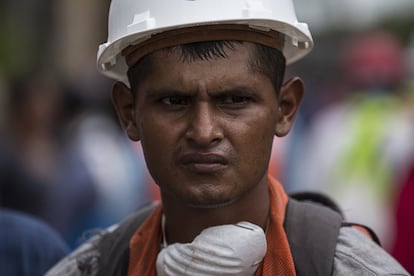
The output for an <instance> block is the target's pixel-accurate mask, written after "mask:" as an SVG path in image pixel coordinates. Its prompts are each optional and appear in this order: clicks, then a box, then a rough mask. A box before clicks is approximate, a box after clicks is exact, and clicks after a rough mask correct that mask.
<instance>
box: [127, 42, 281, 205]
mask: <svg viewBox="0 0 414 276" xmlns="http://www.w3.org/2000/svg"><path fill="white" fill-rule="evenodd" d="M252 49H253V45H252V44H248V43H245V44H242V45H235V48H234V50H227V53H228V57H226V58H218V59H212V60H208V61H204V60H195V61H182V60H181V56H180V54H181V53H180V51H179V50H173V51H172V52H165V51H158V52H155V53H154V54H152V57H151V58H152V65H153V66H151V67H152V68H151V71H150V72H149V73H148V74H147V76H148V77H146V78H145V79H144V80H143V81H141V82H140V83H139V85H138V87H137V98H136V101H135V103H134V107H133V108H132V112H131V113H132V114H133V115H132V116H131V118H132V124H133V125H134V126H136V132H137V133H138V136H139V137H137V138H136V139H139V140H141V143H142V147H143V150H144V155H145V159H146V163H147V166H148V169H149V171H150V173H151V175H152V176H153V178H154V180H155V181H156V183H157V184H158V185H159V186H160V189H161V193H162V197H163V200H168V199H174V200H176V201H177V200H178V201H180V202H182V203H183V204H186V205H188V206H194V207H203V208H205V207H215V206H222V205H226V204H230V203H232V202H234V201H237V200H238V199H240V198H242V197H243V196H245V195H246V194H247V193H248V192H249V191H250V190H251V189H252V188H254V187H256V186H257V185H259V184H264V183H265V181H266V176H267V167H268V162H269V157H270V152H271V147H272V141H273V136H274V134H275V128H276V124H277V121H278V119H279V118H280V114H279V113H280V112H279V110H280V108H279V107H278V100H277V96H276V95H277V93H276V91H275V89H274V87H273V85H272V82H271V80H270V79H269V78H268V77H266V76H265V75H263V74H261V73H259V72H256V71H253V70H252V69H250V68H249V66H248V60H249V58H250V55H251V54H250V52H251V51H252ZM126 130H127V132H128V128H126ZM130 136H131V135H130Z"/></svg>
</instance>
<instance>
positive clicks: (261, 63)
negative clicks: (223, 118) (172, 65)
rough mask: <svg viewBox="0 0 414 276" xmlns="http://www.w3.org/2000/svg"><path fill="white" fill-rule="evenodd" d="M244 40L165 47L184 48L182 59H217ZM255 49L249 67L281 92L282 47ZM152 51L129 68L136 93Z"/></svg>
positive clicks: (283, 63) (148, 64) (256, 46)
mask: <svg viewBox="0 0 414 276" xmlns="http://www.w3.org/2000/svg"><path fill="white" fill-rule="evenodd" d="M243 43H244V42H243V41H232V40H231V41H230V40H220V41H207V42H195V43H189V44H183V45H179V46H173V47H169V48H165V49H163V51H166V52H167V53H169V52H172V51H173V50H175V49H179V50H180V51H181V60H182V61H183V62H193V61H195V60H212V59H217V58H226V57H227V56H228V55H227V52H226V51H227V50H230V51H232V50H234V48H235V45H236V44H243ZM254 45H255V50H254V52H253V53H252V56H251V57H250V60H249V67H250V68H251V69H252V70H254V71H258V72H260V73H262V74H264V75H266V76H267V77H268V78H269V79H270V80H272V82H273V86H274V88H275V91H276V92H277V93H279V90H280V88H281V86H282V82H283V78H284V74H285V68H286V59H285V57H284V56H283V54H282V52H281V51H280V50H279V49H275V48H271V47H268V46H264V45H261V44H257V43H254ZM151 56H152V54H149V55H147V56H145V57H144V58H142V59H141V60H140V61H139V62H137V63H136V64H134V65H133V66H131V67H130V68H129V70H128V73H127V74H128V79H129V82H130V85H131V90H132V91H133V94H134V95H135V92H136V91H137V86H138V84H139V83H140V82H141V81H142V80H144V79H145V78H146V77H147V75H148V74H149V73H150V72H151V70H152V69H151V67H152V65H153V64H152V58H151Z"/></svg>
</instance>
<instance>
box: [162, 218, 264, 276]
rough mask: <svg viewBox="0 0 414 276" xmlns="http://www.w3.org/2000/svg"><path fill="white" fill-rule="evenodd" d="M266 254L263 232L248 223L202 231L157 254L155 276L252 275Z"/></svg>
mask: <svg viewBox="0 0 414 276" xmlns="http://www.w3.org/2000/svg"><path fill="white" fill-rule="evenodd" d="M265 253H266V236H265V234H264V232H263V229H262V228H261V227H259V226H257V225H255V224H252V223H249V222H239V223H237V224H230V225H220V226H214V227H210V228H207V229H205V230H203V231H202V232H201V233H200V234H199V235H198V236H197V237H196V238H195V239H194V241H193V242H192V243H185V244H183V243H175V244H171V245H169V246H167V247H166V248H164V249H163V250H161V252H160V253H159V254H158V257H157V275H158V276H183V275H191V276H194V275H197V276H199V275H208V276H212V275H246V276H247V275H249V276H251V275H254V274H255V272H256V269H257V267H258V266H259V264H260V262H261V261H262V259H263V257H264V255H265Z"/></svg>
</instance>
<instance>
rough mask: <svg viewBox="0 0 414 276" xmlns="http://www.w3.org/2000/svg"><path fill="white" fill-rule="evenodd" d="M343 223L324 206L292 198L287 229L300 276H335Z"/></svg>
mask: <svg viewBox="0 0 414 276" xmlns="http://www.w3.org/2000/svg"><path fill="white" fill-rule="evenodd" d="M342 221H343V218H342V216H341V215H340V213H338V212H337V211H334V210H332V209H330V208H328V207H326V206H323V205H322V204H315V203H311V202H306V201H298V200H296V199H293V198H289V201H288V204H287V207H286V215H285V222H284V228H285V231H286V234H287V238H288V241H289V245H290V250H291V253H292V256H293V261H294V263H295V269H296V274H297V275H299V276H307V275H320V276H324V275H332V270H333V261H334V256H335V250H336V242H337V238H338V235H339V230H340V228H341V224H342Z"/></svg>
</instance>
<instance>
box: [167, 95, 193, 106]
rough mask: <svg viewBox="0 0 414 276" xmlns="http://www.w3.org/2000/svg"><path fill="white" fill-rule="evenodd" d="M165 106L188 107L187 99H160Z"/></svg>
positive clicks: (181, 97)
mask: <svg viewBox="0 0 414 276" xmlns="http://www.w3.org/2000/svg"><path fill="white" fill-rule="evenodd" d="M161 102H162V103H164V104H166V105H188V97H185V96H168V97H165V98H162V99H161Z"/></svg>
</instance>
